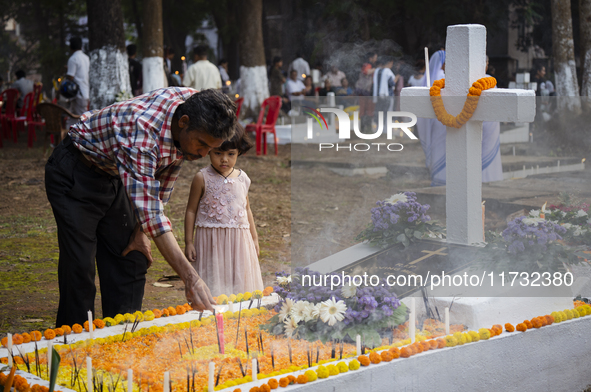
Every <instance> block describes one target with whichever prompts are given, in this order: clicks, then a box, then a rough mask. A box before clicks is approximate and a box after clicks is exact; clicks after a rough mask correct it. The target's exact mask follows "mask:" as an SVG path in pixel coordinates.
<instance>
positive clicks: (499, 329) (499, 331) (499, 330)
mask: <svg viewBox="0 0 591 392" xmlns="http://www.w3.org/2000/svg"><path fill="white" fill-rule="evenodd" d="M493 329H495V332H496V334H497V335H500V334H502V333H503V327H502V326H501V324H495V325H493Z"/></svg>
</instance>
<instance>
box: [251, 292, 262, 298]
mask: <svg viewBox="0 0 591 392" xmlns="http://www.w3.org/2000/svg"><path fill="white" fill-rule="evenodd" d="M252 298H254V299H259V298H263V292H262V291H261V290H255V291H254V292H253V293H252Z"/></svg>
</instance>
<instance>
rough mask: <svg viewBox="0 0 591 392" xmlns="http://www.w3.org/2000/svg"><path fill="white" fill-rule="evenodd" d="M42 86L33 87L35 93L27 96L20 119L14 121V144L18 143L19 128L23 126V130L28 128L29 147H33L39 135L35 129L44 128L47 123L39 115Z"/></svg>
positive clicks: (12, 121)
mask: <svg viewBox="0 0 591 392" xmlns="http://www.w3.org/2000/svg"><path fill="white" fill-rule="evenodd" d="M41 87H42V85H41V84H36V85H35V86H34V87H33V91H32V92H30V93H28V94H27V95H25V98H24V99H23V107H22V109H21V113H20V116H19V117H16V118H14V119H12V120H11V121H10V122H11V123H12V133H13V136H14V142H15V143H17V142H18V126H19V124H21V123H22V124H23V130H26V129H25V128H28V138H27V146H28V147H29V148H30V147H33V141H36V140H37V134H36V133H35V127H36V126H38V127H41V128H42V127H43V126H44V125H45V123H44V122H43V119H42V118H41V117H40V116H39V114H38V113H37V104H38V103H39V97H40V95H41Z"/></svg>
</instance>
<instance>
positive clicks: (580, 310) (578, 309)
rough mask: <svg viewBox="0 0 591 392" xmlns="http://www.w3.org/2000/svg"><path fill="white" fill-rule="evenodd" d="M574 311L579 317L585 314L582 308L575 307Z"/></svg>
mask: <svg viewBox="0 0 591 392" xmlns="http://www.w3.org/2000/svg"><path fill="white" fill-rule="evenodd" d="M575 310H576V311H577V313H579V317H583V316H585V315H586V314H587V311H586V310H585V308H583V307H582V306H579V307H577V308H576V309H575Z"/></svg>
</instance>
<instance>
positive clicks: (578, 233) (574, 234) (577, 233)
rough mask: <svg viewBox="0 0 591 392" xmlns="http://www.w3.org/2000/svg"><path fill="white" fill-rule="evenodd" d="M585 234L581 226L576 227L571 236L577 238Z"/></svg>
mask: <svg viewBox="0 0 591 392" xmlns="http://www.w3.org/2000/svg"><path fill="white" fill-rule="evenodd" d="M586 232H587V230H586V229H583V228H582V227H581V226H577V227H576V229H575V231H574V233H573V236H575V237H578V236H580V235H583V234H585V233H586Z"/></svg>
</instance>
